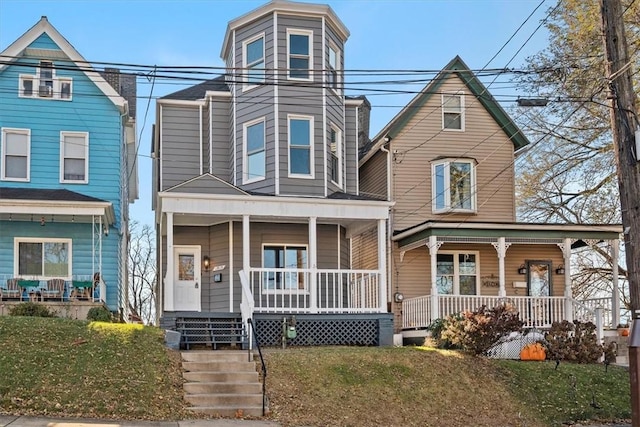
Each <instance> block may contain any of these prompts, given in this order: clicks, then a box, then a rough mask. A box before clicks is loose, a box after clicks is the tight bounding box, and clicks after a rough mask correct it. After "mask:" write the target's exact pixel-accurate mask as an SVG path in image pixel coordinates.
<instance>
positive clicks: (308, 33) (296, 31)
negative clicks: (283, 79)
mask: <svg viewBox="0 0 640 427" xmlns="http://www.w3.org/2000/svg"><path fill="white" fill-rule="evenodd" d="M292 34H293V35H300V36H308V37H309V77H308V78H306V79H303V78H300V77H291V69H290V68H289V67H290V64H291V61H289V59H290V58H291V49H290V46H289V45H290V36H291V35H292ZM313 69H314V67H313V31H311V30H302V29H297V28H296V29H294V28H287V79H288V80H297V81H303V82H311V81H313Z"/></svg>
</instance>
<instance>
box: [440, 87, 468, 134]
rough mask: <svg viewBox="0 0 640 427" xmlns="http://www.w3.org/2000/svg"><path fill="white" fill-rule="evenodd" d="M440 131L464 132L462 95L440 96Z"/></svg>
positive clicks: (444, 94) (448, 94) (458, 93)
mask: <svg viewBox="0 0 640 427" xmlns="http://www.w3.org/2000/svg"><path fill="white" fill-rule="evenodd" d="M442 129H444V130H461V131H464V93H461V92H457V93H443V94H442Z"/></svg>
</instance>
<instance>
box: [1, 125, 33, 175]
mask: <svg viewBox="0 0 640 427" xmlns="http://www.w3.org/2000/svg"><path fill="white" fill-rule="evenodd" d="M8 133H17V134H22V135H27V174H26V175H27V177H26V178H14V177H7V168H6V165H7V163H6V155H7V144H6V140H7V139H6V135H7V134H8ZM0 136H1V139H0V144H1V145H2V151H1V152H0V162H1V163H0V170H2V175H0V181H12V182H30V181H31V129H24V128H10V127H3V128H0Z"/></svg>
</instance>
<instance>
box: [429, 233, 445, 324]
mask: <svg viewBox="0 0 640 427" xmlns="http://www.w3.org/2000/svg"><path fill="white" fill-rule="evenodd" d="M440 245H442V243H438V237H437V236H429V243H427V247H428V248H429V255H431V299H430V300H431V319H428V321H429V322H431V321H433V320H435V319H438V318H439V317H440V313H439V310H438V285H437V283H436V281H437V279H438V249H439V248H440Z"/></svg>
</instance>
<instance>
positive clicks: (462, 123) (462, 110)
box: [440, 91, 465, 132]
mask: <svg viewBox="0 0 640 427" xmlns="http://www.w3.org/2000/svg"><path fill="white" fill-rule="evenodd" d="M445 96H458V97H459V98H460V111H459V113H460V129H455V128H448V127H445V123H444V117H445V113H457V112H458V111H450V110H447V108H446V107H445ZM464 99H465V93H464V91H457V92H443V93H442V94H441V101H442V104H440V105H442V108H441V110H442V130H443V131H446V132H464V131H465V104H464Z"/></svg>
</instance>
